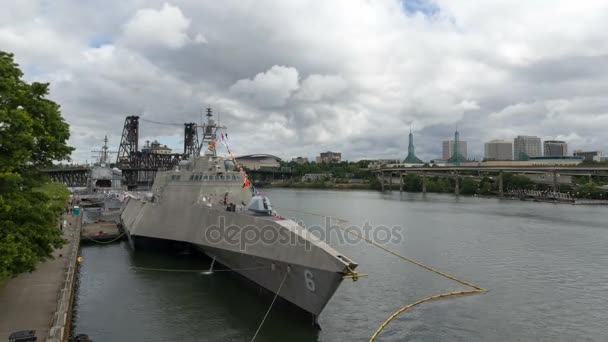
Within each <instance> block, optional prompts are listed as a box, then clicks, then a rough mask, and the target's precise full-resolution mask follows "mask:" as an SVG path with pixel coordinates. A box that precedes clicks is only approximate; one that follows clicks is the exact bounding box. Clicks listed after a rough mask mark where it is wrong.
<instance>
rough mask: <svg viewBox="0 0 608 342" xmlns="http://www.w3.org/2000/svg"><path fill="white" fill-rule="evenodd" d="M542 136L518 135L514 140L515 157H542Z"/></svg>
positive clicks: (520, 158) (516, 158)
mask: <svg viewBox="0 0 608 342" xmlns="http://www.w3.org/2000/svg"><path fill="white" fill-rule="evenodd" d="M542 156H543V152H542V150H541V143H540V138H539V137H537V136H531V135H518V136H517V138H515V140H513V159H515V160H526V159H527V158H528V157H542Z"/></svg>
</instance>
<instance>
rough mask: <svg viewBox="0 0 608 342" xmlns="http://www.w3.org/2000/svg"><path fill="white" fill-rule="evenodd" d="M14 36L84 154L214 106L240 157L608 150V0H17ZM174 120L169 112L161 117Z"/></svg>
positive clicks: (12, 43)
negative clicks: (505, 146)
mask: <svg viewBox="0 0 608 342" xmlns="http://www.w3.org/2000/svg"><path fill="white" fill-rule="evenodd" d="M2 7H3V9H2V11H0V49H1V50H6V51H9V52H13V53H14V54H15V58H16V60H17V62H18V63H19V64H20V65H21V67H22V69H23V70H24V72H25V75H26V78H27V79H28V80H31V81H34V80H36V81H48V82H51V98H52V99H53V100H55V101H57V102H59V103H60V104H61V106H62V111H63V115H64V117H65V118H66V120H67V121H68V123H69V124H70V125H71V132H72V138H71V144H72V145H73V146H75V147H77V150H76V152H75V153H74V155H73V159H74V160H76V161H84V160H87V159H88V160H90V159H91V155H92V153H91V150H93V149H96V147H98V145H99V144H101V139H103V136H104V135H105V134H107V135H108V136H109V138H110V143H111V145H112V148H113V149H117V148H118V144H119V140H120V135H121V131H122V126H123V122H124V118H125V116H126V115H134V114H137V115H141V117H142V120H144V121H142V122H141V124H140V130H141V133H140V140H141V142H143V141H145V140H146V139H154V138H158V139H160V140H161V142H163V143H166V144H168V145H169V146H171V147H175V148H176V149H178V150H181V148H182V144H183V138H182V134H183V123H184V122H192V121H194V122H199V121H200V118H201V112H202V111H203V108H204V107H206V106H208V105H210V106H211V107H212V108H214V109H215V110H216V112H219V113H220V115H221V122H222V124H225V125H227V126H228V127H229V134H230V138H231V141H232V146H231V147H232V149H233V150H234V151H235V153H236V154H237V155H239V154H247V153H271V154H275V155H278V156H280V157H283V158H291V157H294V156H308V157H313V156H314V155H317V154H318V153H319V152H321V151H324V150H336V151H341V152H342V153H343V157H345V158H347V159H349V160H357V159H361V158H404V157H405V155H406V152H407V134H408V131H409V126H410V124H411V123H413V127H414V134H415V137H416V148H417V152H418V154H419V156H420V157H421V158H423V159H427V160H428V159H431V158H437V157H438V156H440V154H441V141H442V140H444V139H448V138H450V137H451V136H452V135H453V131H454V128H455V127H456V126H458V128H459V130H460V131H461V138H462V139H463V140H467V141H468V142H469V156H478V157H480V156H482V155H483V142H484V141H487V140H490V139H512V138H513V137H514V136H515V135H518V134H528V135H539V136H541V137H542V138H543V139H550V138H554V139H555V138H557V139H563V140H566V141H567V142H568V143H569V144H570V150H571V151H572V150H574V149H578V148H581V149H603V150H605V151H607V152H608V143H607V142H606V141H607V139H606V136H607V129H608V96H607V95H608V44H607V40H606V32H608V1H605V0H598V1H595V0H585V1H571V0H552V1H537V0H528V1H503V0H484V1H470V0H437V1H430V0H428V1H427V0H401V1H399V0H373V1H370V0H343V1H329V0H320V1H311V0H302V1H299V0H290V1H264V0H256V1H248V0H234V1H232V0H223V1H206V0H203V1H201V0H183V1H181V0H174V1H173V0H172V1H143V0H120V1H77V0H74V1H64V0H53V1H31V0H22V1H5V2H3V5H2ZM146 120H151V121H158V122H165V123H169V124H173V125H159V124H154V123H152V122H150V121H146Z"/></svg>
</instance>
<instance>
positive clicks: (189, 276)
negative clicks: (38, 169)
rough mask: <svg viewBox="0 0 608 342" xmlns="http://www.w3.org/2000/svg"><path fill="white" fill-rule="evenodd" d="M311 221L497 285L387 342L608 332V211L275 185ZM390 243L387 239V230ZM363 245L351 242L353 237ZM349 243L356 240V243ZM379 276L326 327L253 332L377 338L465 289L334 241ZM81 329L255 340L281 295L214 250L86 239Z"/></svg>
mask: <svg viewBox="0 0 608 342" xmlns="http://www.w3.org/2000/svg"><path fill="white" fill-rule="evenodd" d="M266 195H268V196H269V197H270V199H271V201H272V202H273V204H274V206H275V207H279V208H280V209H279V212H280V213H281V214H282V215H284V216H288V217H294V218H297V219H298V220H301V221H302V222H303V223H304V224H306V225H308V226H312V225H319V226H322V225H323V223H324V219H323V218H321V217H318V216H315V215H312V214H304V213H300V212H293V211H290V209H294V208H297V209H298V210H299V211H306V212H311V213H319V214H331V215H333V216H335V217H340V218H343V219H345V220H348V221H349V224H354V225H357V226H362V225H364V224H365V223H366V222H368V223H369V224H370V225H371V227H373V228H374V229H378V231H380V230H381V229H380V228H378V227H380V226H385V227H389V228H391V229H398V228H393V227H395V226H397V227H400V228H401V230H400V231H399V230H394V231H396V232H398V233H399V234H400V235H399V236H401V238H399V236H397V235H393V236H391V239H390V241H389V242H388V243H387V244H386V247H388V248H390V249H392V250H394V251H396V252H398V253H400V254H402V255H404V256H407V257H411V258H413V259H416V260H417V261H419V262H422V263H425V264H427V265H430V266H432V267H435V268H437V269H439V270H442V271H444V272H446V273H449V274H452V275H454V276H456V277H459V278H461V279H463V280H466V281H468V282H471V283H473V284H476V285H478V286H481V287H483V288H485V289H488V290H489V292H487V293H485V294H474V295H470V296H463V297H454V298H448V299H441V300H439V301H435V302H429V303H425V304H422V305H421V306H418V307H416V308H415V309H413V310H412V311H409V312H407V313H405V314H403V315H402V316H399V317H398V318H397V319H395V320H394V321H393V322H392V323H390V324H389V325H388V326H387V328H386V329H385V330H384V331H383V332H382V334H381V335H380V336H379V338H378V341H608V210H607V209H606V208H605V207H586V206H571V205H553V204H547V203H533V202H520V201H509V200H498V199H485V198H483V199H482V198H474V197H462V196H461V197H455V196H451V195H439V194H427V195H422V194H415V193H403V194H400V193H399V192H398V191H397V192H392V193H380V192H373V191H327V190H289V189H273V190H269V191H267V192H266ZM378 237H380V238H383V237H384V236H383V235H382V236H378ZM351 240H352V239H351ZM351 242H352V241H351ZM332 243H333V245H334V247H335V248H336V249H337V250H339V251H340V252H342V253H343V254H345V255H346V256H348V257H349V258H351V259H353V260H355V261H356V262H358V263H359V268H358V270H359V272H362V273H365V274H368V275H369V276H368V277H366V278H361V279H359V281H357V282H352V281H350V280H345V281H344V282H343V283H342V285H341V286H340V288H339V289H338V291H337V292H336V294H335V295H334V297H333V298H332V299H331V301H330V302H329V304H328V306H327V307H326V308H325V310H324V311H323V313H322V314H321V316H320V318H319V323H320V325H321V328H322V329H321V330H317V329H314V328H311V326H310V322H309V321H307V320H306V319H295V318H294V317H292V315H291V314H290V313H288V312H287V310H284V309H283V308H281V307H278V308H276V309H273V311H272V312H271V314H270V316H269V317H268V320H267V321H266V323H265V325H264V326H263V328H262V331H261V332H260V335H259V336H258V338H257V339H256V341H290V342H296V341H367V339H369V337H370V335H371V334H372V333H373V331H374V330H375V329H376V328H377V326H378V325H379V324H380V323H381V322H382V321H383V320H384V319H386V318H387V317H388V316H389V315H390V314H391V313H392V312H394V311H395V310H397V309H399V308H400V307H401V306H403V305H405V304H407V303H411V302H414V301H416V300H418V299H421V298H423V297H427V296H430V295H434V294H438V293H442V292H448V291H456V290H464V289H467V288H466V287H465V286H463V285H460V284H458V283H455V282H453V281H451V280H448V279H445V278H442V277H440V276H438V275H436V274H434V273H431V272H429V271H427V270H424V269H421V268H419V267H417V266H415V265H412V264H408V263H405V262H403V261H402V260H400V259H398V258H396V257H394V256H391V255H388V254H387V253H386V252H384V251H382V250H380V249H378V248H377V247H374V246H370V245H368V244H366V243H365V242H361V243H346V242H343V243H340V241H337V239H335V240H333V241H332ZM82 256H83V263H82V267H81V270H80V283H79V289H78V293H77V298H76V307H75V314H74V329H75V332H76V333H87V334H88V335H89V336H90V337H91V338H92V339H93V340H94V341H249V340H250V339H251V337H252V336H253V334H254V332H255V330H256V328H257V326H258V324H259V322H260V320H261V319H262V317H263V316H264V313H265V311H266V309H267V308H268V305H269V303H270V301H271V299H272V298H269V297H268V296H260V295H259V294H258V293H257V292H256V291H255V290H253V289H252V288H251V286H249V285H247V284H245V283H244V282H242V281H241V280H239V279H237V278H236V277H234V276H232V275H230V272H216V273H214V274H212V275H204V274H201V273H199V272H168V271H154V270H144V269H142V268H156V269H163V270H168V269H171V270H178V269H194V270H197V269H198V270H202V269H206V268H208V266H209V260H208V259H205V258H203V257H193V256H184V255H175V254H170V253H166V252H150V251H137V253H133V252H132V251H130V249H129V247H128V245H127V244H126V243H124V242H123V243H120V244H112V245H97V246H85V247H83V248H82Z"/></svg>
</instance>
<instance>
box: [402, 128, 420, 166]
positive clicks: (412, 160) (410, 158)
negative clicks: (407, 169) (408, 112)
mask: <svg viewBox="0 0 608 342" xmlns="http://www.w3.org/2000/svg"><path fill="white" fill-rule="evenodd" d="M403 163H404V164H424V162H423V161H422V160H421V159H420V158H418V157H417V156H416V150H415V148H414V135H413V134H412V129H411V127H410V135H409V143H408V145H407V157H405V159H404V160H403Z"/></svg>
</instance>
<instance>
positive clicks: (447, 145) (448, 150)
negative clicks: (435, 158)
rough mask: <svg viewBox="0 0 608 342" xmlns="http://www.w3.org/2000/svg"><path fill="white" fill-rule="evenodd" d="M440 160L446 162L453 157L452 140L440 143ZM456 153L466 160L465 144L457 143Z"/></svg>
mask: <svg viewBox="0 0 608 342" xmlns="http://www.w3.org/2000/svg"><path fill="white" fill-rule="evenodd" d="M442 147H443V149H442V151H443V152H442V154H441V159H443V160H448V159H450V158H452V156H453V155H454V140H446V141H444V142H443V143H442ZM458 152H460V154H461V155H462V156H463V157H464V158H465V159H466V158H467V142H466V141H458Z"/></svg>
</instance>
